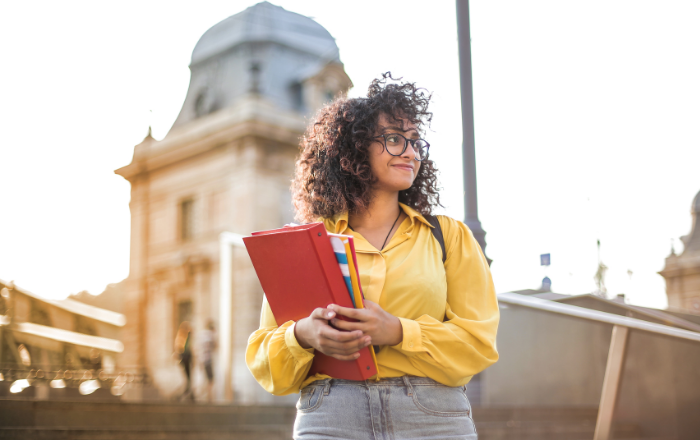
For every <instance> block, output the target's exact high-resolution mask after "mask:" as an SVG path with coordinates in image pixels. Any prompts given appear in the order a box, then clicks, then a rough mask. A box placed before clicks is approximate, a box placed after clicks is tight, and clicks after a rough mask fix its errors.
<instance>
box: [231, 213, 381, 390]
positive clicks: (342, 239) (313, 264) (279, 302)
mask: <svg viewBox="0 0 700 440" xmlns="http://www.w3.org/2000/svg"><path fill="white" fill-rule="evenodd" d="M243 242H244V243H245V246H246V249H247V250H248V254H249V255H250V259H251V261H252V262H253V267H254V268H255V272H256V273H257V275H258V279H259V280H260V285H261V286H262V288H263V291H264V292H265V297H266V298H267V301H268V303H269V304H270V308H271V309H272V313H273V314H274V315H275V320H276V321H277V324H278V325H282V324H284V323H285V322H288V321H298V320H300V319H302V318H306V317H308V316H309V315H310V314H311V312H312V311H313V310H314V309H316V308H319V307H321V308H325V307H327V306H328V305H329V304H337V305H339V306H341V307H349V308H357V309H361V308H364V302H363V300H364V296H363V294H362V286H361V285H360V276H359V272H358V266H357V257H356V255H355V245H354V242H353V237H352V236H349V235H339V234H329V233H327V232H326V228H325V227H324V225H323V223H310V224H307V225H301V226H288V227H284V228H281V229H273V230H270V231H260V232H254V233H253V234H252V236H251V237H245V238H244V239H243ZM338 317H339V318H340V319H346V320H348V321H351V319H349V318H346V317H344V316H340V315H338ZM314 374H326V375H328V376H330V377H334V378H337V379H348V380H365V379H369V378H370V377H372V376H375V375H376V374H377V360H376V355H375V353H374V349H373V347H372V346H369V347H365V348H363V349H361V350H360V357H359V358H357V359H355V360H354V361H341V360H338V359H336V358H334V357H332V356H327V355H325V354H323V353H320V352H319V351H316V353H315V356H314V361H313V364H312V366H311V370H310V371H309V375H314Z"/></svg>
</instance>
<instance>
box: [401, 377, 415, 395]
mask: <svg viewBox="0 0 700 440" xmlns="http://www.w3.org/2000/svg"><path fill="white" fill-rule="evenodd" d="M401 378H402V379H403V384H404V385H406V392H407V393H408V397H412V396H413V386H412V385H411V381H410V380H408V376H401Z"/></svg>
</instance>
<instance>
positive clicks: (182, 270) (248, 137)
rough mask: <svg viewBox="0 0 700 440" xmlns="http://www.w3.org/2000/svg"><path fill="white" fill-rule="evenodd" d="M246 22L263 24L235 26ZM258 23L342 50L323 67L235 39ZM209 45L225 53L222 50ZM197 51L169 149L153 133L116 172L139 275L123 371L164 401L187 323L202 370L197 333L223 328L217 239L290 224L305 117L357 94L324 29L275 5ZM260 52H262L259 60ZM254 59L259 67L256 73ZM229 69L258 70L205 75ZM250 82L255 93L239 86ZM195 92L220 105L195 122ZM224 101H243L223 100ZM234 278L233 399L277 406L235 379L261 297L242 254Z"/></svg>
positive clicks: (133, 274)
mask: <svg viewBox="0 0 700 440" xmlns="http://www.w3.org/2000/svg"><path fill="white" fill-rule="evenodd" d="M246 14H247V15H246ZM256 14H257V15H256ZM239 15H245V16H246V17H248V18H250V17H251V16H252V17H258V18H257V19H255V20H252V21H251V20H250V19H246V20H238V19H235V20H232V19H233V18H235V17H238V16H239ZM260 17H263V18H264V19H265V20H267V21H268V22H269V23H267V24H264V23H263V24H262V25H261V26H262V30H269V29H277V32H278V33H279V32H280V31H279V29H280V28H283V27H284V26H282V25H276V24H275V23H278V22H279V23H284V24H285V25H289V23H292V27H293V28H294V26H293V25H294V22H295V21H296V22H297V23H301V24H302V25H303V26H306V28H309V26H311V27H314V26H315V28H316V30H317V31H318V32H317V33H320V34H321V35H323V32H325V34H326V35H327V38H326V39H324V40H323V45H322V46H323V47H324V48H327V46H328V42H329V39H330V41H331V42H332V45H333V47H335V48H336V49H335V55H334V57H332V58H331V59H330V60H329V59H325V58H320V57H319V56H318V55H317V54H314V51H313V50H310V49H304V46H303V45H297V47H289V46H286V45H283V44H281V43H279V42H276V41H275V39H274V38H270V37H269V35H268V36H266V35H263V34H261V32H256V31H255V29H253V30H251V29H247V30H246V32H248V33H250V35H249V36H248V37H247V38H238V39H233V40H232V39H231V38H230V34H236V32H238V33H240V29H238V27H240V26H243V25H244V24H246V23H248V24H249V23H251V22H253V23H257V22H259V21H260V20H262V19H261V18H260ZM256 20H257V21H256ZM263 22H264V20H263ZM248 27H250V26H248ZM297 28H298V27H297ZM318 28H320V30H322V31H323V32H321V31H320V30H319V29H318ZM212 35H213V36H214V37H217V38H219V39H220V42H221V44H218V45H216V44H214V43H215V42H216V41H214V40H212V38H213V37H212ZM227 35H229V37H227ZM236 35H237V34H236ZM205 37H206V38H205ZM278 37H279V38H282V39H283V38H284V35H281V36H278ZM256 39H262V40H263V41H264V43H261V42H259V41H257V40H256ZM202 42H204V43H202ZM200 43H202V44H204V45H205V47H204V48H205V49H207V51H206V57H204V56H201V59H199V58H196V57H195V55H197V54H198V53H199V54H200V55H201V53H202V50H201V49H202V48H200V47H199V46H200ZM200 43H198V45H197V47H196V48H195V51H194V54H193V64H192V65H191V66H190V68H191V70H192V80H191V84H190V92H188V95H187V98H186V100H185V103H184V104H183V110H182V111H181V113H180V116H179V117H178V121H177V122H176V123H175V125H174V126H173V128H172V129H171V131H170V133H168V135H167V136H166V137H165V139H163V140H162V141H156V140H154V139H153V138H152V137H151V136H150V134H149V136H147V137H146V138H145V139H144V141H143V142H141V143H140V144H139V145H137V146H136V147H135V149H134V157H133V160H132V162H131V163H130V164H129V165H127V166H125V167H123V168H120V169H118V170H117V171H116V173H117V174H119V175H121V176H123V177H124V178H125V179H127V180H128V181H129V182H130V183H131V202H130V209H131V264H130V274H129V277H128V279H127V288H126V292H127V293H126V295H125V299H126V305H125V314H126V316H127V325H126V328H125V331H124V335H123V342H124V345H125V353H124V355H123V356H122V358H121V361H122V364H123V365H124V366H129V367H140V368H145V370H146V371H147V372H148V373H149V375H150V376H151V377H152V378H153V380H154V383H155V385H156V387H157V388H158V390H159V391H160V393H161V394H162V395H163V396H168V395H174V394H175V393H177V392H178V390H179V389H180V388H181V387H182V385H183V384H184V379H183V374H182V372H181V371H180V367H179V365H178V364H177V362H176V361H175V360H173V357H172V353H173V341H174V339H175V334H176V332H177V328H178V326H179V324H180V322H182V321H189V322H191V324H192V327H193V329H194V330H193V335H194V348H195V361H196V356H197V336H196V335H197V332H198V331H199V330H201V329H203V328H204V326H205V324H206V322H207V320H209V319H213V320H214V321H215V323H216V324H217V325H216V328H217V329H218V328H221V326H220V325H218V324H219V322H218V321H219V317H220V316H223V315H221V311H220V310H219V304H220V298H219V277H220V272H221V271H220V268H219V255H220V253H219V252H220V248H219V236H220V234H221V233H222V232H224V231H227V232H234V233H238V234H242V235H248V234H249V233H250V232H251V231H255V230H263V229H271V228H276V227H281V226H282V225H283V224H285V223H289V222H291V221H292V220H293V208H292V203H291V194H290V192H289V186H290V181H291V178H292V176H293V170H294V161H295V158H296V155H297V153H298V145H299V138H300V137H301V136H302V134H303V131H304V129H305V128H306V123H307V121H308V115H309V114H310V113H311V112H313V111H316V110H317V109H318V107H319V106H320V105H321V104H323V102H325V101H324V98H332V97H333V96H336V95H338V94H342V93H345V92H346V91H347V89H349V87H350V86H351V85H352V84H351V82H350V79H349V78H348V76H347V75H346V74H345V71H344V69H343V66H342V64H341V63H340V62H339V60H338V59H337V47H336V46H335V42H334V41H333V40H332V37H330V35H329V34H328V32H327V31H325V29H323V28H322V27H321V26H320V25H318V24H317V23H315V22H313V20H311V19H309V18H307V17H303V16H300V15H297V14H294V13H291V12H288V11H285V10H284V9H282V8H279V7H277V6H273V5H271V4H269V3H267V2H263V3H260V4H258V5H255V6H253V7H251V8H249V9H247V10H246V11H244V12H242V13H241V14H238V15H236V16H234V17H231V18H229V19H227V20H224V21H223V22H221V23H219V24H218V25H216V26H214V27H213V28H212V29H210V30H209V31H207V33H205V34H204V36H203V37H202V40H200ZM227 44H228V46H227ZM263 46H264V47H265V50H262V51H258V49H260V48H261V47H263ZM212 48H215V49H216V50H215V51H213V49H212ZM304 50H306V52H304ZM300 53H301V54H302V55H299V54H300ZM242 54H243V55H245V56H243V55H242ZM280 54H285V57H286V58H285V59H287V60H289V59H292V60H293V59H297V63H296V65H297V67H299V66H301V65H303V64H305V63H306V66H307V69H306V70H304V71H303V75H301V76H299V75H296V76H294V77H289V75H287V74H286V73H285V74H282V73H281V72H274V71H272V72H270V71H267V70H266V69H271V68H272V67H271V66H275V63H274V62H273V60H274V58H275V57H277V56H279V55H280ZM200 55H198V56H200ZM266 57H271V58H266ZM295 57H296V58H295ZM251 58H255V60H256V61H255V64H254V66H253V67H252V68H250V67H251V66H250V65H249V64H250V59H251ZM266 60H268V61H270V62H266ZM223 65H226V66H227V67H226V69H230V70H231V72H233V71H237V70H236V69H238V70H240V71H241V72H245V71H246V69H249V68H250V69H249V70H252V73H251V75H248V76H244V77H242V78H241V77H240V76H239V77H237V76H233V75H224V74H221V75H213V74H211V72H210V73H209V74H202V71H201V70H200V69H204V70H206V71H210V70H211V69H212V68H214V69H215V68H216V66H223ZM291 65H294V63H291ZM212 66H214V67H212ZM309 68H311V70H309ZM207 78H209V80H210V82H209V83H207V82H206V81H207ZM227 81H228V82H229V83H230V84H229V85H227V84H226V82H227ZM242 81H243V82H248V86H245V85H241V84H240V82H242ZM195 89H196V90H195ZM197 90H202V91H205V90H206V91H208V92H206V93H212V91H214V92H215V93H214V95H213V96H212V99H213V98H216V97H217V96H218V97H220V98H221V99H218V100H217V99H213V100H212V102H216V103H217V104H216V105H215V106H213V107H208V110H207V111H197V108H199V109H200V110H201V109H202V108H203V107H202V105H203V104H202V102H201V100H202V99H203V98H202V96H203V95H202V94H201V93H196V91H197ZM227 90H228V91H235V93H233V92H231V93H229V94H227V93H226V91H227ZM284 90H289V93H290V94H292V97H294V96H296V95H299V96H301V98H300V99H302V103H303V105H297V106H294V105H291V104H290V102H293V100H290V99H281V98H280V97H279V96H278V95H279V93H281V92H280V91H284ZM224 97H225V99H224ZM198 106H199V107H198ZM231 271H232V279H233V281H232V292H233V304H232V308H231V310H230V313H229V314H228V316H230V317H231V321H232V322H231V324H232V325H231V327H232V334H231V335H230V338H231V340H232V352H233V361H232V362H233V368H232V371H229V372H227V374H230V375H232V376H231V380H232V381H233V400H234V401H236V402H239V403H269V402H271V401H272V399H271V398H270V397H269V396H268V395H267V393H265V392H264V391H263V390H262V388H260V387H259V386H258V385H257V384H256V383H255V382H254V380H253V378H252V376H251V375H250V374H249V373H248V374H247V375H242V374H233V371H238V372H240V371H244V370H245V371H246V372H247V369H245V366H244V365H245V364H244V350H245V346H246V343H247V339H248V336H249V335H250V333H252V332H253V331H254V330H255V329H256V328H257V326H258V319H259V316H260V306H261V303H262V296H263V292H262V289H261V288H260V285H259V282H258V280H257V277H256V276H255V272H254V270H253V268H252V265H251V264H250V260H249V258H248V256H247V253H246V252H245V250H244V249H241V248H236V249H234V251H233V258H232V267H231ZM224 315H226V313H224ZM215 365H216V364H215ZM215 374H217V375H218V374H221V372H220V371H216V372H215ZM197 380H199V381H201V380H203V373H202V372H201V367H198V368H196V370H195V381H197ZM195 386H196V383H195ZM217 392H218V393H219V395H218V397H219V399H222V400H223V399H225V396H226V393H224V391H222V390H217ZM229 396H230V394H229Z"/></svg>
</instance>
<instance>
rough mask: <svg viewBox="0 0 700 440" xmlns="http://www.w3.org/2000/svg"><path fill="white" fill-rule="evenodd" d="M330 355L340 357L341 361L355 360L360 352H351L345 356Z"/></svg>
mask: <svg viewBox="0 0 700 440" xmlns="http://www.w3.org/2000/svg"><path fill="white" fill-rule="evenodd" d="M329 356H332V357H334V358H336V359H339V360H341V361H354V360H355V359H357V358H359V357H360V353H355V354H351V355H348V356H344V355H342V354H330V355H329Z"/></svg>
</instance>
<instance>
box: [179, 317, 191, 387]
mask: <svg viewBox="0 0 700 440" xmlns="http://www.w3.org/2000/svg"><path fill="white" fill-rule="evenodd" d="M191 339H192V327H191V326H190V323H189V322H187V321H183V322H182V323H181V324H180V328H179V329H178V331H177V336H175V356H176V358H179V360H180V365H181V366H182V369H183V371H184V372H185V381H186V382H185V389H184V390H183V391H182V394H180V399H183V398H189V399H191V400H194V394H193V393H192V346H191Z"/></svg>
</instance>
